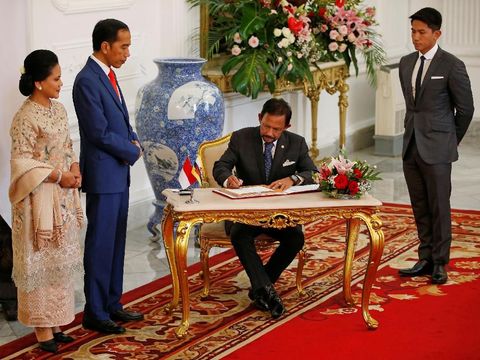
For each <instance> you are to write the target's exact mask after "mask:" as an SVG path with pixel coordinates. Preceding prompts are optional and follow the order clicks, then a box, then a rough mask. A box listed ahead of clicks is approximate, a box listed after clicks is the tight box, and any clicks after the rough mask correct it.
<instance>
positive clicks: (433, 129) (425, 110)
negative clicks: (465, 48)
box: [399, 48, 474, 164]
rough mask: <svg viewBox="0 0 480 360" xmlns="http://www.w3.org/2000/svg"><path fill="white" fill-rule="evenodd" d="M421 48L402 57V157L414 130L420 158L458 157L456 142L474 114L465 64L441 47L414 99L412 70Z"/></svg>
mask: <svg viewBox="0 0 480 360" xmlns="http://www.w3.org/2000/svg"><path fill="white" fill-rule="evenodd" d="M417 59H418V52H417V51H416V52H414V53H411V54H409V55H407V56H404V57H403V58H402V59H401V60H400V69H399V70H400V73H399V74H400V83H401V85H402V91H403V95H404V98H405V103H406V115H405V135H404V137H403V157H405V152H406V150H407V147H408V144H409V143H410V139H411V137H412V135H413V134H415V141H416V145H417V149H418V152H419V154H420V156H421V158H422V159H423V160H424V161H425V162H426V163H428V164H439V163H450V162H453V161H456V160H457V159H458V152H457V145H458V144H459V143H460V141H461V140H462V138H463V136H464V135H465V132H466V131H467V128H468V125H469V124H470V121H471V120H472V117H473V110H474V107H473V96H472V90H471V86H470V80H469V78H468V74H467V71H466V69H465V64H464V63H463V62H462V61H461V60H460V59H458V58H456V57H455V56H453V55H452V54H450V53H448V52H446V51H444V50H442V49H440V48H438V50H437V52H436V54H435V56H434V57H433V59H432V60H431V63H430V66H429V67H428V70H427V73H426V74H425V77H424V79H423V82H422V86H421V88H420V90H419V91H418V94H417V101H416V102H415V100H414V97H413V91H412V73H413V69H414V66H415V62H416V61H417Z"/></svg>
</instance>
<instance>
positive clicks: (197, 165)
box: [192, 156, 202, 186]
mask: <svg viewBox="0 0 480 360" xmlns="http://www.w3.org/2000/svg"><path fill="white" fill-rule="evenodd" d="M200 164H201V161H200V157H199V156H197V159H196V160H195V162H194V163H193V165H192V175H193V176H195V179H197V182H198V185H200V186H202V175H201V167H200Z"/></svg>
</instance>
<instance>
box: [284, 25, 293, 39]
mask: <svg viewBox="0 0 480 360" xmlns="http://www.w3.org/2000/svg"><path fill="white" fill-rule="evenodd" d="M282 34H283V36H285V37H289V36H290V35H292V32H291V31H290V29H289V28H287V27H284V28H282Z"/></svg>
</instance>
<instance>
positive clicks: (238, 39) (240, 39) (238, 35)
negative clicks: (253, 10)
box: [233, 32, 242, 44]
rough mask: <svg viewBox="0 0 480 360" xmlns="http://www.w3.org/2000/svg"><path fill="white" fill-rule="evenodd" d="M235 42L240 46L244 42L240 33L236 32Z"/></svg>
mask: <svg viewBox="0 0 480 360" xmlns="http://www.w3.org/2000/svg"><path fill="white" fill-rule="evenodd" d="M233 41H234V42H236V43H237V44H240V43H241V42H242V37H241V36H240V33H238V32H236V33H235V35H233Z"/></svg>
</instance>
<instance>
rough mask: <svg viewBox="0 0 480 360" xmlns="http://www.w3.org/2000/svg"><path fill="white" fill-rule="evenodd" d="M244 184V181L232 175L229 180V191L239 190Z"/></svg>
mask: <svg viewBox="0 0 480 360" xmlns="http://www.w3.org/2000/svg"><path fill="white" fill-rule="evenodd" d="M242 184H243V180H242V179H239V178H237V177H236V176H235V175H230V176H229V177H228V179H227V188H229V189H238V188H239V187H240V186H242Z"/></svg>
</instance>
